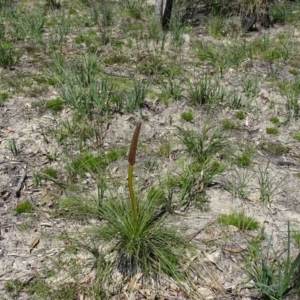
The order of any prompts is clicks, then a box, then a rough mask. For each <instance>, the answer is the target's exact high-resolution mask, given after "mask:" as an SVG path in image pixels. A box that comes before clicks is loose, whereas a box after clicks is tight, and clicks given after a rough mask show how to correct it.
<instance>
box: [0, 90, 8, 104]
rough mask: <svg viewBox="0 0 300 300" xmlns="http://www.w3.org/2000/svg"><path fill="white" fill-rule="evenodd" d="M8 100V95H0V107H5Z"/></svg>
mask: <svg viewBox="0 0 300 300" xmlns="http://www.w3.org/2000/svg"><path fill="white" fill-rule="evenodd" d="M6 99H8V93H0V106H2V105H3V103H4V101H5V100H6Z"/></svg>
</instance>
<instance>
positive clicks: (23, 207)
mask: <svg viewBox="0 0 300 300" xmlns="http://www.w3.org/2000/svg"><path fill="white" fill-rule="evenodd" d="M32 211H33V206H32V203H31V202H30V201H29V200H25V201H22V202H20V203H19V204H18V205H17V206H16V208H15V212H16V214H18V215H19V214H24V213H30V212H32Z"/></svg>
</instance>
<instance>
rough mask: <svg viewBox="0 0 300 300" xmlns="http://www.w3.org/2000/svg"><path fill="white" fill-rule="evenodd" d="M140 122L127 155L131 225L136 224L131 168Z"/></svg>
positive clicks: (134, 157)
mask: <svg viewBox="0 0 300 300" xmlns="http://www.w3.org/2000/svg"><path fill="white" fill-rule="evenodd" d="M141 126H142V122H141V121H139V122H138V123H137V124H136V126H135V130H134V133H133V136H132V139H131V144H130V149H129V154H128V163H129V164H128V189H129V194H130V199H131V212H132V222H133V224H135V223H136V218H137V217H136V215H137V213H136V200H135V196H134V190H133V183H132V181H133V166H134V164H135V159H136V149H137V142H138V139H139V134H140V130H141Z"/></svg>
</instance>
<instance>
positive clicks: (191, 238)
mask: <svg viewBox="0 0 300 300" xmlns="http://www.w3.org/2000/svg"><path fill="white" fill-rule="evenodd" d="M212 223H213V220H208V222H207V223H206V224H205V225H204V226H202V227H201V228H200V229H198V230H197V231H196V232H194V233H192V234H191V235H190V236H189V237H188V239H187V240H188V242H190V241H191V240H193V239H194V238H195V237H196V236H197V235H198V234H199V233H200V232H201V231H203V230H204V229H206V228H207V227H208V226H209V225H211V224H212Z"/></svg>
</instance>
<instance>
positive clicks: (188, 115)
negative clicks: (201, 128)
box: [181, 111, 194, 122]
mask: <svg viewBox="0 0 300 300" xmlns="http://www.w3.org/2000/svg"><path fill="white" fill-rule="evenodd" d="M181 119H182V120H184V121H186V122H192V121H193V120H194V115H193V113H192V112H191V111H184V112H182V113H181Z"/></svg>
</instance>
